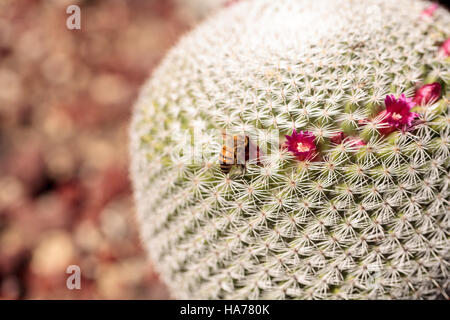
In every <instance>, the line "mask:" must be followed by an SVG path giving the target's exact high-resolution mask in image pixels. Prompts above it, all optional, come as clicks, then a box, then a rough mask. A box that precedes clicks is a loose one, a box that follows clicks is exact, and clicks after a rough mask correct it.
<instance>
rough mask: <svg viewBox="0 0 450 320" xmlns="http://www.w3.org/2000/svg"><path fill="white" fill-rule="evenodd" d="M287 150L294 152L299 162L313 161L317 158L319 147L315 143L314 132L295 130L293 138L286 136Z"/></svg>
mask: <svg viewBox="0 0 450 320" xmlns="http://www.w3.org/2000/svg"><path fill="white" fill-rule="evenodd" d="M286 139H287V141H286V144H285V146H286V147H287V149H288V150H289V151H290V152H292V153H293V154H294V155H295V156H296V157H297V159H298V160H300V161H303V160H312V159H314V158H315V157H316V156H317V152H316V151H317V147H316V144H315V143H314V140H315V137H314V134H313V133H312V132H309V131H300V132H297V131H296V130H295V129H294V131H293V132H292V135H291V136H286Z"/></svg>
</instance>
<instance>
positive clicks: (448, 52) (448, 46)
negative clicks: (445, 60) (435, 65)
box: [439, 38, 450, 57]
mask: <svg viewBox="0 0 450 320" xmlns="http://www.w3.org/2000/svg"><path fill="white" fill-rule="evenodd" d="M439 52H440V53H441V54H442V55H444V56H445V57H448V56H450V38H448V39H447V40H445V42H444V43H443V44H442V46H441V49H439Z"/></svg>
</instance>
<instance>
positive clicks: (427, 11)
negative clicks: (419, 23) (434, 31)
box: [421, 3, 439, 17]
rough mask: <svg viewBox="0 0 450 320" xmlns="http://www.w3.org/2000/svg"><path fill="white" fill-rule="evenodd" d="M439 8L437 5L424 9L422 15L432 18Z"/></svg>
mask: <svg viewBox="0 0 450 320" xmlns="http://www.w3.org/2000/svg"><path fill="white" fill-rule="evenodd" d="M437 8H439V5H438V4H437V3H433V4H431V5H430V6H429V7H428V8H426V9H424V10H423V11H422V13H421V16H422V17H432V16H433V14H434V12H435V11H436V10H437Z"/></svg>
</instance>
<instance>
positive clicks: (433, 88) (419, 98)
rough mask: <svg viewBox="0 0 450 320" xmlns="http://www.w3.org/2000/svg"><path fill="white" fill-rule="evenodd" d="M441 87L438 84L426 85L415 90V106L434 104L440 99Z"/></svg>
mask: <svg viewBox="0 0 450 320" xmlns="http://www.w3.org/2000/svg"><path fill="white" fill-rule="evenodd" d="M441 91H442V87H441V85H440V84H439V83H438V82H433V83H430V84H426V85H424V86H423V87H421V88H420V89H419V90H417V92H416V95H415V96H414V99H413V101H414V103H415V104H417V105H426V104H428V103H430V102H435V101H437V100H438V99H439V98H440V97H441Z"/></svg>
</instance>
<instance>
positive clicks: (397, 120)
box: [383, 94, 418, 129]
mask: <svg viewBox="0 0 450 320" xmlns="http://www.w3.org/2000/svg"><path fill="white" fill-rule="evenodd" d="M384 104H385V105H386V116H385V117H384V119H383V122H386V123H388V124H389V125H390V126H391V127H393V128H397V129H404V128H406V127H409V126H411V124H412V121H413V120H414V118H416V117H418V114H417V113H414V112H411V108H412V107H414V106H415V105H416V103H415V102H413V101H412V99H411V98H406V96H405V95H404V94H402V95H400V97H399V98H398V99H396V98H395V96H394V95H388V96H386V99H385V100H384Z"/></svg>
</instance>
